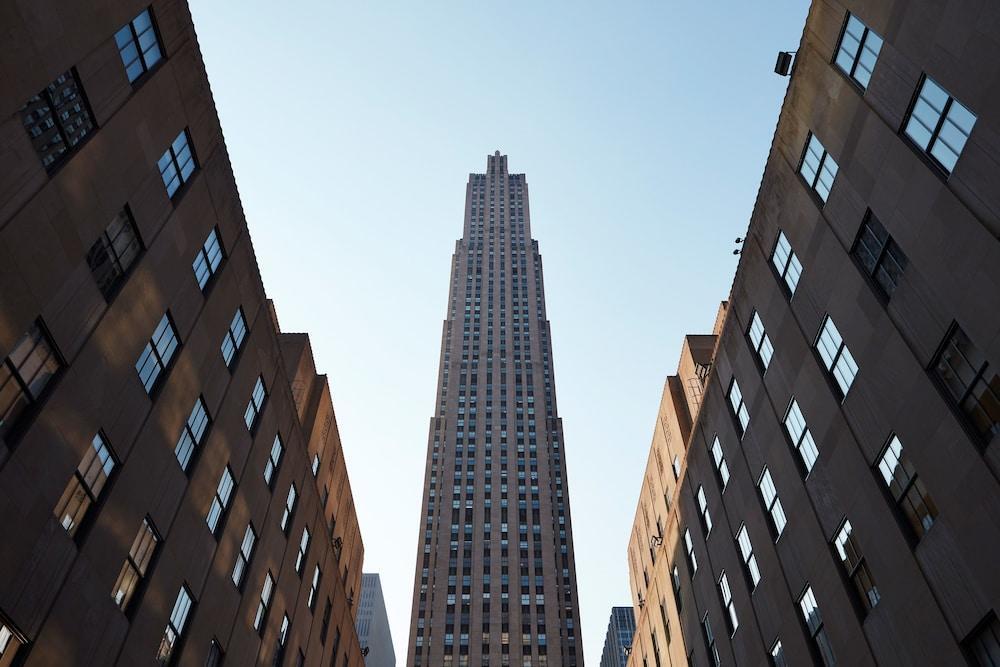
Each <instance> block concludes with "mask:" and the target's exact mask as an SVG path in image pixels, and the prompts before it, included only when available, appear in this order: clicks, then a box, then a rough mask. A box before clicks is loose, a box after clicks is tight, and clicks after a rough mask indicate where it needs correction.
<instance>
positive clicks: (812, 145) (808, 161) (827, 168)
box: [799, 132, 837, 203]
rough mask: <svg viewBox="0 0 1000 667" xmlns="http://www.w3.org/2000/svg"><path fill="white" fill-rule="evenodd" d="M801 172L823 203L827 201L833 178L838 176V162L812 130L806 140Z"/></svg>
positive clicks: (800, 167)
mask: <svg viewBox="0 0 1000 667" xmlns="http://www.w3.org/2000/svg"><path fill="white" fill-rule="evenodd" d="M799 173H800V174H802V178H804V179H805V181H806V184H807V185H808V186H809V188H810V189H812V191H813V192H815V193H816V195H817V196H818V197H819V198H820V200H821V201H823V203H826V200H827V198H828V197H829V196H830V189H831V188H832V187H833V180H834V179H835V178H836V177H837V163H836V162H834V161H833V158H832V157H830V154H829V153H828V152H827V150H826V148H824V147H823V144H822V143H820V141H819V137H817V136H816V135H815V134H813V133H812V132H810V133H809V141H807V142H806V148H805V150H804V151H803V153H802V163H801V164H800V165H799Z"/></svg>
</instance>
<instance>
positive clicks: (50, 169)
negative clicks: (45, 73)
mask: <svg viewBox="0 0 1000 667" xmlns="http://www.w3.org/2000/svg"><path fill="white" fill-rule="evenodd" d="M67 76H68V77H69V78H71V79H72V80H73V81H74V83H75V84H76V92H77V94H78V96H79V100H80V106H81V107H82V108H81V112H86V115H87V118H88V120H89V121H90V129H88V130H87V133H86V134H85V135H83V136H82V137H80V138H79V139H78V140H77V142H76V143H75V144H72V145H70V143H69V135H68V134H67V131H66V130H65V128H64V125H63V122H64V119H62V118H60V117H59V114H58V113H56V112H57V109H56V101H55V99H54V98H53V97H52V92H51V91H50V90H49V89H50V88H51V87H52V86H53V85H62V84H57V83H56V82H58V81H59V78H60V77H67ZM35 98H38V99H39V100H40V101H42V102H44V105H45V106H46V107H47V108H48V110H49V117H50V118H51V119H52V121H53V127H54V128H55V130H56V134H57V135H58V136H59V138H60V140H61V141H62V145H63V146H64V147H65V150H63V152H61V153H60V154H59V155H58V156H56V157H54V158H53V160H52V162H51V163H49V164H45V160H44V158H43V157H42V154H40V153H39V150H38V147H37V146H36V145H35V141H34V139H35V138H36V137H33V136H31V133H30V132H28V130H27V128H25V132H26V134H27V137H28V142H29V143H30V144H31V148H32V151H33V152H34V153H35V155H36V156H37V157H38V158H39V162H41V164H42V168H43V169H44V170H45V173H46V175H47V176H48V177H49V178H50V179H51V178H52V177H53V176H54V175H55V174H56V172H58V171H59V170H60V169H61V168H62V167H63V166H64V165H65V164H66V163H68V162H69V160H70V158H71V157H72V156H73V155H76V154H77V153H78V152H80V150H82V149H83V147H84V146H85V145H86V144H87V142H88V141H90V139H91V138H93V136H94V135H95V134H97V131H98V130H100V129H101V127H100V126H99V125H98V124H97V117H96V116H95V115H94V109H93V107H91V105H90V100H89V99H88V97H87V91H86V90H84V88H83V82H82V81H81V80H80V73H79V72H78V71H77V69H76V67H75V66H73V67H70V68H69V69H67V70H66V71H64V72H61V73H60V74H59V75H58V76H56V78H55V79H53V80H52V81H50V82H49V83H47V84H45V87H44V88H42V89H41V90H40V91H38V92H37V93H35V94H34V95H32V96H31V97H29V98H28V100H27V101H26V102H25V103H24V104H23V105H22V106H21V108H20V109H19V110H18V111H17V113H18V116H19V118H18V120H19V121H20V124H21V126H22V127H23V126H24V118H25V116H24V114H25V110H27V108H28V105H29V104H31V103H32V101H33V100H34V99H35ZM60 108H61V107H60ZM32 113H34V111H32ZM39 136H41V135H39Z"/></svg>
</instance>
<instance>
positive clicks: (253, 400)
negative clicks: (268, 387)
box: [243, 375, 267, 433]
mask: <svg viewBox="0 0 1000 667" xmlns="http://www.w3.org/2000/svg"><path fill="white" fill-rule="evenodd" d="M266 398H267V391H265V389H264V377H263V376H260V375H258V376H257V384H255V385H254V387H253V393H251V394H250V402H249V403H248V404H247V409H246V412H244V413H243V421H244V422H246V425H247V430H248V431H250V432H251V433H252V432H253V429H254V426H256V424H257V417H258V416H259V415H260V411H261V409H262V408H263V407H264V399H266Z"/></svg>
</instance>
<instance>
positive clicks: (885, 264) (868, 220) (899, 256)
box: [851, 212, 907, 299]
mask: <svg viewBox="0 0 1000 667" xmlns="http://www.w3.org/2000/svg"><path fill="white" fill-rule="evenodd" d="M851 255H852V256H853V257H854V259H855V260H856V261H857V262H858V264H859V265H860V266H861V268H862V269H864V271H865V274H866V275H867V276H868V277H869V278H871V279H872V281H873V282H874V283H875V285H876V286H877V287H878V291H879V292H880V293H881V294H882V295H883V296H884V297H885V298H887V299H888V298H891V297H892V293H893V292H895V291H896V287H898V286H899V281H900V278H901V277H902V275H903V270H904V269H906V264H907V259H906V255H904V254H903V250H902V249H901V248H900V247H899V246H898V245H897V244H896V242H895V241H894V240H893V239H892V237H891V236H889V232H887V231H886V229H885V227H883V226H882V223H881V222H879V221H878V218H876V217H875V216H874V215H873V214H872V213H871V212H869V213H868V215H867V216H866V217H865V220H864V222H862V223H861V230H860V231H859V232H858V238H857V240H856V241H855V242H854V247H853V248H851Z"/></svg>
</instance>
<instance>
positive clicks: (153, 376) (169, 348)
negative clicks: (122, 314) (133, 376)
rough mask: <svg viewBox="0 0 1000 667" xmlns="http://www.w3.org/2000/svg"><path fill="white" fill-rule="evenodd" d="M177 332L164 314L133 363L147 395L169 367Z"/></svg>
mask: <svg viewBox="0 0 1000 667" xmlns="http://www.w3.org/2000/svg"><path fill="white" fill-rule="evenodd" d="M177 345H178V342H177V331H176V330H175V329H174V325H173V322H171V321H170V313H169V312H167V313H164V314H163V318H162V319H161V320H160V323H159V324H157V325H156V329H154V330H153V336H152V338H150V339H149V342H148V343H146V348H145V349H144V350H143V351H142V354H141V355H140V356H139V361H137V362H135V370H136V372H137V373H138V374H139V381H140V382H142V386H143V387H145V388H146V393H147V394H152V393H153V388H154V387H155V386H156V381H157V380H158V379H159V377H160V374H161V373H163V371H164V370H166V368H167V366H169V365H170V361H171V359H173V358H174V352H176V351H177Z"/></svg>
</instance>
